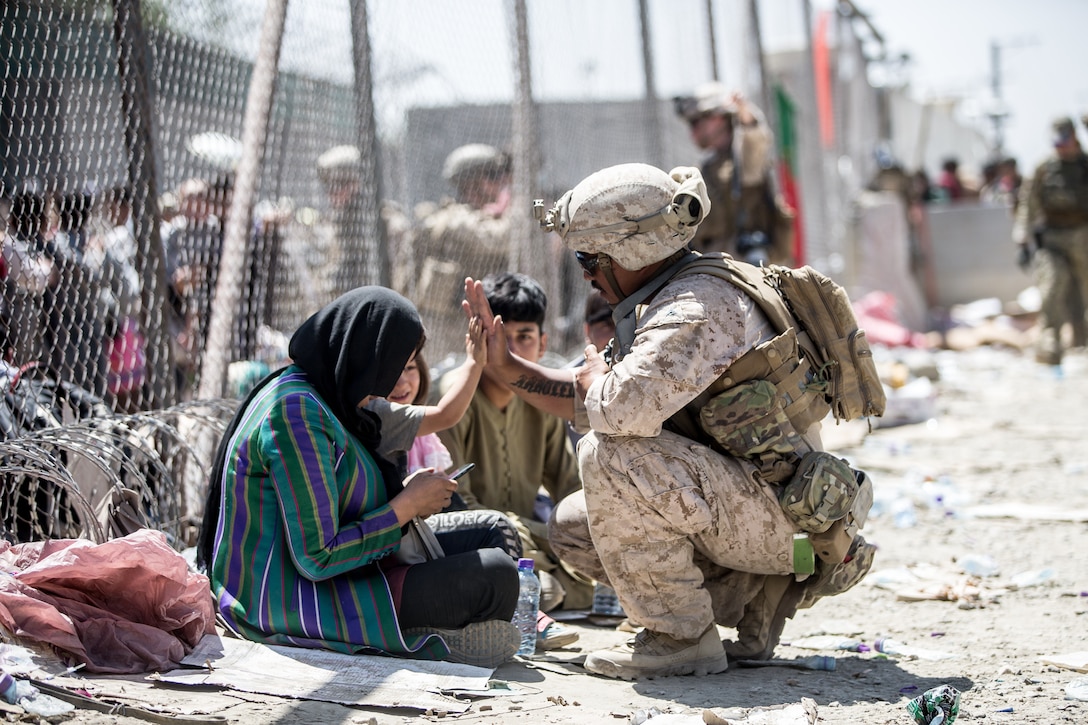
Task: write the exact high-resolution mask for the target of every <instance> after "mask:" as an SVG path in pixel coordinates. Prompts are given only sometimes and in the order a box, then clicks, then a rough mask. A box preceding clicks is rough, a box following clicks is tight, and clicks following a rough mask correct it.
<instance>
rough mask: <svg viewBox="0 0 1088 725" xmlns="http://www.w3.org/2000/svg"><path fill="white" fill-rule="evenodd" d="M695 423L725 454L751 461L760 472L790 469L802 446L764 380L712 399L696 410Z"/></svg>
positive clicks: (778, 400)
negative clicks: (698, 424)
mask: <svg viewBox="0 0 1088 725" xmlns="http://www.w3.org/2000/svg"><path fill="white" fill-rule="evenodd" d="M699 422H700V424H701V425H702V427H703V431H705V432H706V433H707V435H709V436H711V437H712V438H713V439H714V440H715V441H717V443H718V445H720V446H721V447H722V449H723V450H725V452H726V453H728V454H731V455H734V456H737V457H739V458H747V459H751V460H753V462H755V463H756V464H758V465H760V466H761V469H762V468H764V467H767V468H769V469H773V468H774V467H775V465H776V464H777V465H788V466H790V467H791V468H792V466H793V464H794V463H796V461H797V450H798V449H799V448H801V447H802V446H803V445H804V442H803V441H802V440H801V436H800V434H799V433H798V432H797V430H796V429H795V428H794V427H793V424H792V423H791V422H790V419H789V418H788V417H787V416H786V413H785V411H784V410H783V409H782V405H781V402H780V398H779V396H778V394H777V390H776V389H775V386H774V385H773V384H771V383H770V382H768V381H766V380H751V381H748V382H746V383H741V384H740V385H737V386H734V387H732V388H729V389H727V390H724V391H722V392H721V393H719V394H718V395H716V396H714V397H713V398H711V399H710V400H708V401H707V402H706V404H705V405H703V407H702V409H701V410H700V411H699ZM766 473H772V471H771V470H768V471H767V472H766ZM772 475H773V474H772Z"/></svg>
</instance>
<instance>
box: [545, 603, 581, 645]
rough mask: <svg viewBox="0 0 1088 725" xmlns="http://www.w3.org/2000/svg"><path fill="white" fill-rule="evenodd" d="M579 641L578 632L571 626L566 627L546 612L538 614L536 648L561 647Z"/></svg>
mask: <svg viewBox="0 0 1088 725" xmlns="http://www.w3.org/2000/svg"><path fill="white" fill-rule="evenodd" d="M577 641H578V633H577V632H575V631H574V630H573V629H571V628H570V627H564V626H563V625H562V624H560V623H559V622H557V621H555V620H554V619H552V618H551V617H549V616H548V615H547V614H544V612H538V613H537V615H536V648H537V649H540V650H549V649H559V648H560V647H566V646H567V645H570V644H574V643H575V642H577Z"/></svg>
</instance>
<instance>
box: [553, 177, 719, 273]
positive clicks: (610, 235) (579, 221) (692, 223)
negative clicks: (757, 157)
mask: <svg viewBox="0 0 1088 725" xmlns="http://www.w3.org/2000/svg"><path fill="white" fill-rule="evenodd" d="M536 209H537V217H538V218H539V219H540V220H541V226H543V227H544V228H545V229H548V230H549V231H554V232H555V233H556V234H558V235H559V236H560V237H561V238H562V239H563V243H564V244H566V246H567V248H568V249H570V250H572V251H575V252H586V253H589V254H593V253H597V254H606V255H608V256H609V257H611V258H612V259H614V260H616V262H617V263H618V264H619V265H620V266H621V267H623V268H624V269H627V270H638V269H643V268H644V267H648V266H650V265H651V264H654V263H655V262H660V261H661V260H663V259H667V258H668V257H669V256H670V255H672V254H673V253H674V252H676V251H678V250H680V249H683V248H684V247H685V246H687V243H688V242H689V241H691V238H692V237H693V236H694V235H695V228H696V227H697V226H699V223H700V222H701V221H702V220H703V219H704V218H705V217H706V214H707V212H708V211H710V200H709V199H708V198H707V194H706V184H705V183H704V182H703V176H702V174H701V173H700V172H699V170H698V169H696V168H693V167H687V166H682V167H678V168H675V169H673V170H672V171H671V172H668V173H666V172H665V171H662V170H661V169H658V168H657V167H654V166H650V165H648V164H620V165H618V166H610V167H608V168H606V169H602V170H601V171H598V172H596V173H595V174H591V175H590V176H588V177H586V178H585V179H584V180H582V182H581V183H579V184H578V185H577V186H575V187H574V188H573V189H571V190H570V191H568V192H567V193H566V194H564V195H563V197H562V198H560V199H559V201H557V202H556V203H555V206H554V207H552V209H551V210H550V211H548V212H547V213H544V211H543V203H542V202H538V203H537V205H536Z"/></svg>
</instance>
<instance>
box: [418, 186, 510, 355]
mask: <svg viewBox="0 0 1088 725" xmlns="http://www.w3.org/2000/svg"><path fill="white" fill-rule="evenodd" d="M509 238H510V221H509V219H505V218H502V217H495V216H492V215H490V214H488V213H487V212H484V211H481V210H479V209H474V208H473V207H472V206H470V205H468V204H460V203H456V202H453V201H448V202H446V203H444V204H443V205H442V206H440V207H439V208H438V209H436V210H434V211H433V212H430V213H428V214H426V215H425V216H423V217H422V219H421V220H420V222H419V229H418V230H417V233H416V234H415V237H414V239H413V245H412V247H413V250H414V253H415V255H416V259H418V260H419V268H418V270H417V276H416V278H415V280H414V282H415V284H414V285H413V289H412V292H411V299H412V300H413V301H414V302H415V303H416V305H417V306H418V307H419V312H420V316H421V317H422V318H423V324H424V326H425V327H426V329H427V351H428V352H427V354H428V359H433V360H434V362H435V363H438V362H440V361H441V360H442V359H443V358H444V357H445V356H446V355H448V354H450V353H453V354H455V355H456V354H461V353H463V352H464V349H465V342H464V340H465V329H466V325H467V322H466V318H465V313H464V312H463V311H462V310H461V300H462V299H464V294H465V277H472V278H473V279H482V278H483V277H484V276H486V275H488V274H491V273H493V272H504V271H506V269H507V266H508V256H509Z"/></svg>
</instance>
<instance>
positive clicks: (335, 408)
mask: <svg viewBox="0 0 1088 725" xmlns="http://www.w3.org/2000/svg"><path fill="white" fill-rule="evenodd" d="M422 341H423V328H422V324H421V322H420V319H419V315H418V313H417V312H416V309H415V307H414V306H413V305H412V303H411V302H409V301H408V300H407V299H405V298H404V297H401V296H400V295H399V294H397V293H396V292H393V291H392V290H388V289H385V288H382V287H361V288H358V289H356V290H353V291H351V292H348V293H347V294H345V295H343V296H341V297H340V298H338V299H336V300H335V301H333V302H332V303H330V304H329V305H327V306H326V307H325V308H323V309H322V310H320V311H319V312H317V313H316V314H314V315H313V316H312V317H310V318H309V319H308V320H307V321H306V322H304V323H303V324H302V325H301V326H300V327H299V329H298V331H297V332H296V333H295V334H294V336H293V337H292V338H291V343H290V348H289V355H290V357H291V360H292V364H291V365H289V366H287V367H286V368H283V369H281V370H279V371H276V372H275V373H272V374H271V375H269V376H268V377H267V378H265V380H264V381H262V382H261V383H260V384H259V385H258V386H257V388H255V389H254V390H253V391H252V392H251V393H250V394H249V396H248V397H247V398H246V400H245V401H243V402H242V404H241V406H240V407H239V409H238V412H237V413H236V414H235V416H234V418H233V419H232V421H231V423H230V424H229V425H228V427H227V430H226V431H225V433H224V436H223V439H222V441H221V442H220V446H219V451H218V453H217V455H216V462H215V465H214V466H213V470H212V477H211V481H210V487H209V495H208V500H207V503H206V508H205V514H204V526H203V530H202V532H201V542H200V551H199V554H200V558H201V561H202V562H203V563H204V565H205V566H207V569H208V575H209V578H210V579H211V584H212V588H213V591H214V593H215V596H216V598H217V600H218V603H219V612H220V613H221V614H222V615H223V618H224V619H225V621H226V623H227V624H228V626H229V627H230V628H231V629H232V630H234V631H235V632H236V633H237V634H239V635H241V636H243V637H245V638H247V639H252V640H256V641H260V642H265V643H268V644H288V645H297V646H302V647H319V648H325V649H331V650H335V651H338V652H347V653H378V652H384V653H389V654H393V655H400V656H407V657H417V658H426V659H449V660H452V661H457V662H465V663H468V664H476V665H480V666H485V667H495V666H497V665H498V664H499V663H501V662H502V661H504V660H505V659H507V658H509V657H510V656H512V655H513V653H514V651H515V650H516V649H517V645H518V634H517V630H516V628H514V627H513V625H512V624H510V619H511V617H512V616H513V612H514V607H515V605H516V602H517V595H518V579H517V570H516V566H515V564H514V562H513V560H512V559H511V558H510V556H508V555H507V554H506V553H505V552H504V551H502V550H501V549H497V548H481V549H470V550H465V551H449V550H447V551H446V557H445V558H441V559H437V560H433V561H428V562H424V563H421V564H415V565H412V566H404V565H402V564H399V563H398V562H396V561H395V557H392V556H390V555H391V554H393V553H394V552H395V551H397V549H398V548H399V547H400V542H401V535H402V530H403V529H402V527H404V526H405V525H406V524H407V523H408V522H409V521H410V520H411V519H412V518H413V517H414V516H421V517H426V516H430V515H432V514H435V513H437V512H439V511H441V510H442V509H443V508H444V507H445V506H447V505H448V504H449V503H450V499H451V496H452V495H453V492H454V491H455V489H456V487H457V484H456V482H454V481H451V480H450V479H448V478H446V476H445V475H444V474H443V473H441V472H434V471H431V470H430V469H425V470H423V471H420V472H417V473H416V474H413V475H411V476H409V477H408V478H407V479H406V480H405V481H404V482H403V483H402V482H401V480H400V477H399V476H398V475H397V472H396V468H395V467H394V466H393V465H392V464H391V463H389V462H388V461H387V460H386V459H385V458H383V457H382V456H380V455H378V454H377V453H375V451H377V450H379V445H380V441H381V438H380V433H381V423H380V422H379V420H378V418H377V416H376V415H374V414H373V413H371V412H369V411H367V410H365V409H364V408H363V407H362V406H364V405H365V404H366V403H367V402H369V401H370V400H371V399H372V398H374V397H377V396H385V395H388V394H389V393H390V392H391V391H392V389H393V386H394V385H395V384H396V382H397V379H398V378H399V377H400V373H401V371H402V370H403V369H404V365H405V363H406V362H407V361H408V359H409V358H410V357H411V355H412V354H413V353H414V352H415V351H416V350H417V349H418V347H419V346H420V345H421V344H422Z"/></svg>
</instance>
